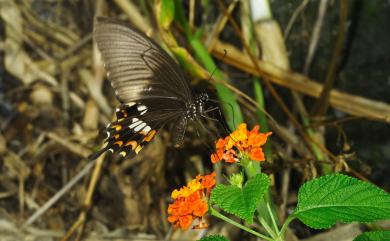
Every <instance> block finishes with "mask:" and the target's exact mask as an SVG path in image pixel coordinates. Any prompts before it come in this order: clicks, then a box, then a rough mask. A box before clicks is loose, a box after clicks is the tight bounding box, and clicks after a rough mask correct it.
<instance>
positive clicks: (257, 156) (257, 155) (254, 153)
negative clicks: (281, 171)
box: [249, 147, 265, 161]
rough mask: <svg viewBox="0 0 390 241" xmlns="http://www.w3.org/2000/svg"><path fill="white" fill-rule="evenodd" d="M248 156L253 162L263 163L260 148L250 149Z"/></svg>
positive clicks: (263, 158)
mask: <svg viewBox="0 0 390 241" xmlns="http://www.w3.org/2000/svg"><path fill="white" fill-rule="evenodd" d="M249 156H250V158H251V159H252V160H254V161H265V156H264V152H263V150H262V149H261V148H260V147H257V148H252V150H251V152H250V155H249Z"/></svg>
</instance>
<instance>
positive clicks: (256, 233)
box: [210, 207, 274, 241]
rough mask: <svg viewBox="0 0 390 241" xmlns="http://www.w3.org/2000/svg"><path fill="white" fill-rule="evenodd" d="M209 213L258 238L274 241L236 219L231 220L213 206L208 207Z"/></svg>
mask: <svg viewBox="0 0 390 241" xmlns="http://www.w3.org/2000/svg"><path fill="white" fill-rule="evenodd" d="M210 214H211V215H213V216H214V217H216V218H219V219H222V220H223V221H225V222H227V223H230V224H231V225H233V226H236V227H237V228H240V229H242V230H244V231H246V232H248V233H250V234H253V235H255V236H257V237H259V238H262V239H265V240H268V241H274V239H272V238H270V237H267V236H265V235H263V234H261V233H258V232H256V231H254V230H252V229H250V228H247V227H245V226H244V225H242V224H240V223H237V222H236V221H233V220H231V219H230V218H228V217H226V216H225V215H223V214H222V213H220V212H218V211H217V210H215V209H214V208H212V207H210Z"/></svg>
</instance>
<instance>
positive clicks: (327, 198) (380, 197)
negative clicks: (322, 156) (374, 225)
mask: <svg viewBox="0 0 390 241" xmlns="http://www.w3.org/2000/svg"><path fill="white" fill-rule="evenodd" d="M293 215H294V216H295V217H297V218H298V219H299V220H301V221H302V222H303V223H304V224H306V225H307V226H309V227H312V228H317V229H321V228H329V227H330V226H332V225H333V224H335V223H336V222H337V221H341V222H345V223H350V222H354V221H357V222H364V223H366V222H373V221H376V220H382V219H390V195H389V194H388V193H386V192H385V191H383V190H382V189H380V188H378V187H376V186H374V185H372V184H370V183H367V182H363V181H360V180H358V179H356V178H352V177H349V176H346V175H342V174H332V175H326V176H323V177H320V178H317V179H314V180H312V181H309V182H307V183H305V184H304V185H303V186H302V187H301V188H300V189H299V193H298V206H297V208H296V210H295V212H294V213H293Z"/></svg>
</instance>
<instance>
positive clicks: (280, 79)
mask: <svg viewBox="0 0 390 241" xmlns="http://www.w3.org/2000/svg"><path fill="white" fill-rule="evenodd" d="M225 50H227V52H228V55H227V56H226V57H225V59H224V62H225V63H227V64H230V65H232V66H234V67H236V68H238V69H240V70H243V71H245V72H248V73H251V74H253V75H256V76H260V77H264V78H268V79H269V80H270V81H271V82H273V83H275V84H278V85H280V86H283V87H286V88H289V89H292V90H296V91H298V92H300V93H303V94H306V95H309V96H312V97H315V98H318V97H319V96H320V94H321V91H322V88H323V86H322V85H321V84H319V83H317V82H315V81H314V80H312V79H310V78H308V77H306V76H305V75H302V74H299V73H296V72H291V71H286V70H283V69H282V68H279V67H277V66H275V65H273V64H271V63H269V62H266V61H262V60H259V59H257V60H256V61H257V64H258V66H259V70H258V69H256V68H255V66H254V64H253V63H252V61H251V59H250V57H249V56H247V55H246V54H244V53H243V52H242V51H240V50H238V49H237V48H236V47H234V46H233V45H230V44H226V43H223V42H221V41H219V42H218V43H217V44H216V45H215V47H214V49H213V52H212V53H213V55H214V56H215V57H217V58H219V59H222V57H223V55H224V51H225ZM329 103H330V105H331V106H333V107H334V108H336V109H338V110H341V111H343V112H345V113H348V114H350V115H353V116H358V117H364V118H368V119H374V120H380V121H384V122H389V123H390V105H389V104H387V103H384V102H380V101H375V100H371V99H368V98H364V97H361V96H357V95H351V94H348V93H344V92H341V91H339V90H335V89H332V90H331V91H330V97H329Z"/></svg>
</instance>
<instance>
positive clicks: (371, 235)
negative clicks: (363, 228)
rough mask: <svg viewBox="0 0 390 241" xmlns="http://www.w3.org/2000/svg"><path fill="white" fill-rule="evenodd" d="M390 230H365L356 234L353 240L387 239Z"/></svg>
mask: <svg viewBox="0 0 390 241" xmlns="http://www.w3.org/2000/svg"><path fill="white" fill-rule="evenodd" d="M388 240H390V231H374V232H365V233H362V234H360V235H359V236H357V237H356V238H355V239H354V240H353V241H388Z"/></svg>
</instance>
